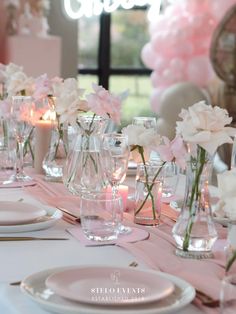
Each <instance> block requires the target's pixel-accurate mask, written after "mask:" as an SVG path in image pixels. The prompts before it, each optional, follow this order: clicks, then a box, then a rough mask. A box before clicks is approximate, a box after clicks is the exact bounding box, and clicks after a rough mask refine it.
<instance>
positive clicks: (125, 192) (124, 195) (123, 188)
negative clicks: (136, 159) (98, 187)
mask: <svg viewBox="0 0 236 314" xmlns="http://www.w3.org/2000/svg"><path fill="white" fill-rule="evenodd" d="M106 191H107V192H112V189H111V187H108V188H107V189H106ZM118 193H119V194H120V196H121V198H122V201H123V207H124V211H125V210H126V207H127V198H128V193H129V187H128V186H127V185H120V186H119V189H118Z"/></svg>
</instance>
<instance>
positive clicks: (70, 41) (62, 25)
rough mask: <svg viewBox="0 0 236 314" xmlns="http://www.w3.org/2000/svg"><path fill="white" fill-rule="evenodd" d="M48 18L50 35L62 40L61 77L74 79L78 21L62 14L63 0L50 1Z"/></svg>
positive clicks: (76, 58)
mask: <svg viewBox="0 0 236 314" xmlns="http://www.w3.org/2000/svg"><path fill="white" fill-rule="evenodd" d="M50 2H51V9H50V13H49V17H48V23H49V26H50V32H49V33H50V34H51V35H57V36H60V37H61V38H62V59H61V76H62V77H63V78H67V77H76V76H77V65H78V44H77V42H78V21H77V20H72V19H70V18H69V17H67V16H66V13H65V12H64V5H63V0H51V1H50Z"/></svg>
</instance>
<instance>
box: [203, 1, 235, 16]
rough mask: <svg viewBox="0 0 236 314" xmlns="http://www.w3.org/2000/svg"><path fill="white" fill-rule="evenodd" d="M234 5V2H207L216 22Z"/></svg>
mask: <svg viewBox="0 0 236 314" xmlns="http://www.w3.org/2000/svg"><path fill="white" fill-rule="evenodd" d="M235 4H236V2H235V0H224V1H219V0H209V7H210V11H211V13H212V15H213V16H214V18H215V19H216V20H217V21H220V20H221V19H222V17H223V16H224V15H225V13H226V12H227V11H228V10H229V8H230V7H232V6H233V5H235Z"/></svg>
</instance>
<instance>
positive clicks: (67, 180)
mask: <svg viewBox="0 0 236 314" xmlns="http://www.w3.org/2000/svg"><path fill="white" fill-rule="evenodd" d="M107 122H108V121H107V120H106V119H104V118H102V117H99V116H95V115H94V116H81V117H79V118H78V121H77V124H78V128H79V134H78V136H77V138H76V140H75V141H74V144H73V148H72V149H71V150H70V151H69V153H68V156H67V159H66V163H65V167H64V171H63V182H64V184H65V186H66V187H67V188H68V190H69V191H70V192H71V193H72V194H75V195H82V194H83V193H84V192H90V193H93V192H100V191H101V190H102V189H103V188H104V186H105V181H106V177H105V174H104V170H103V166H102V156H101V149H102V142H101V134H103V133H104V131H105V128H106V125H107Z"/></svg>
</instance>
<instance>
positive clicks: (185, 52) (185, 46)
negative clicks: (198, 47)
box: [172, 42, 194, 58]
mask: <svg viewBox="0 0 236 314" xmlns="http://www.w3.org/2000/svg"><path fill="white" fill-rule="evenodd" d="M172 49H173V54H175V55H176V56H178V57H182V58H186V57H189V56H191V55H192V54H193V51H194V47H193V44H192V43H190V42H185V43H182V45H175V46H173V47H172Z"/></svg>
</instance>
